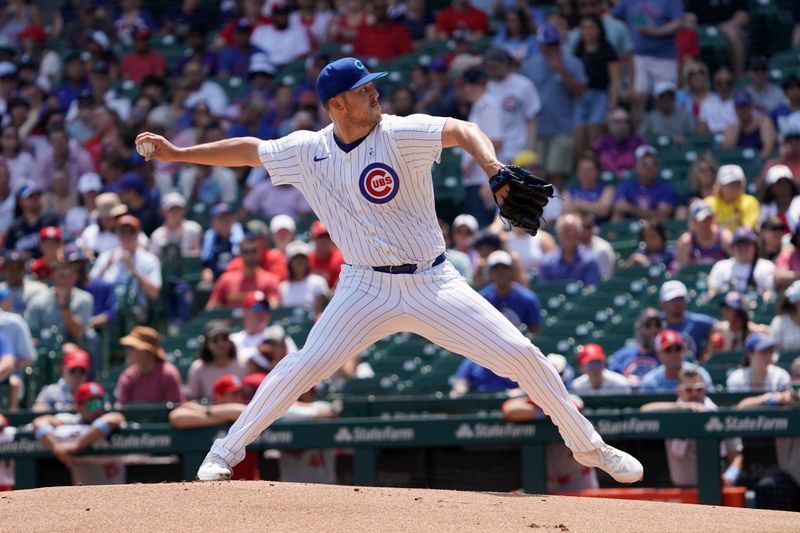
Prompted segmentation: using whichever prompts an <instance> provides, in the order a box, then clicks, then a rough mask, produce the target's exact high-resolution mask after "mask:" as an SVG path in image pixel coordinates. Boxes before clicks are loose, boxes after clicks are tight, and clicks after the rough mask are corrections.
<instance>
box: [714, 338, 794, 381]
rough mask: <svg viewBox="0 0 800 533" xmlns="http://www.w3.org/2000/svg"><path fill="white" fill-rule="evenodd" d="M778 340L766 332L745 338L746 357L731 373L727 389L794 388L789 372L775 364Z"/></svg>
mask: <svg viewBox="0 0 800 533" xmlns="http://www.w3.org/2000/svg"><path fill="white" fill-rule="evenodd" d="M776 347H777V343H776V342H775V340H774V339H773V338H772V337H771V336H769V335H767V334H766V333H751V334H750V335H748V336H747V338H746V339H745V341H744V352H745V359H744V361H743V363H742V364H743V366H742V368H737V369H736V370H734V371H733V372H732V373H731V375H729V376H728V379H727V381H726V382H725V386H726V388H727V390H728V392H764V391H783V390H786V389H789V388H791V386H792V378H791V376H790V375H789V373H788V372H787V371H786V370H784V369H782V368H781V367H779V366H777V365H775V362H777V360H778V354H777V352H776V351H775V348H776Z"/></svg>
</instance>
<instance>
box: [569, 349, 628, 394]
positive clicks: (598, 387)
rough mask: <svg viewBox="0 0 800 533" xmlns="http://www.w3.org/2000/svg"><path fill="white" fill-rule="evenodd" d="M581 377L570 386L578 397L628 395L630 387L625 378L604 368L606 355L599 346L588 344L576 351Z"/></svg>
mask: <svg viewBox="0 0 800 533" xmlns="http://www.w3.org/2000/svg"><path fill="white" fill-rule="evenodd" d="M578 365H579V366H580V371H581V374H583V375H581V376H579V377H577V378H575V380H573V382H572V383H571V384H570V388H571V389H572V392H574V393H575V394H577V395H579V396H593V395H600V394H628V393H629V392H631V386H630V384H629V383H628V380H627V378H625V376H623V375H622V374H617V373H616V372H612V371H611V370H609V369H607V368H606V353H605V351H603V347H602V346H600V345H599V344H594V343H589V344H585V345H583V346H581V348H580V350H578Z"/></svg>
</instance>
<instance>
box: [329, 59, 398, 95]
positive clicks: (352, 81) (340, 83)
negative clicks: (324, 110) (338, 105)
mask: <svg viewBox="0 0 800 533" xmlns="http://www.w3.org/2000/svg"><path fill="white" fill-rule="evenodd" d="M387 74H389V73H388V72H370V71H369V70H367V67H365V66H364V63H362V62H361V61H360V60H358V59H356V58H354V57H343V58H342V59H337V60H336V61H334V62H333V63H328V64H327V65H326V66H325V68H323V69H322V72H320V73H319V76H318V77H317V96H318V97H319V101H320V102H321V103H323V104H324V103H325V102H327V101H328V100H330V99H331V98H333V97H334V96H336V95H337V94H341V93H343V92H345V91H350V90H352V89H355V88H356V87H361V86H362V85H364V84H366V83H369V82H371V81H373V80H377V79H378V78H382V77H384V76H386V75H387Z"/></svg>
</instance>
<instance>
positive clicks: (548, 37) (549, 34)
mask: <svg viewBox="0 0 800 533" xmlns="http://www.w3.org/2000/svg"><path fill="white" fill-rule="evenodd" d="M536 40H537V41H539V42H540V43H542V44H559V43H560V42H561V32H560V31H558V28H557V27H555V26H553V25H552V24H542V27H541V28H539V31H538V32H537V34H536Z"/></svg>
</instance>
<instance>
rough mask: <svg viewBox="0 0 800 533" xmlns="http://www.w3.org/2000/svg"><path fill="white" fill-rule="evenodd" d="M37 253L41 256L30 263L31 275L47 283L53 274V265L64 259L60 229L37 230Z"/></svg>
mask: <svg viewBox="0 0 800 533" xmlns="http://www.w3.org/2000/svg"><path fill="white" fill-rule="evenodd" d="M39 251H40V252H41V253H42V256H41V257H40V258H39V259H36V260H35V261H33V263H31V267H30V270H31V274H32V275H33V277H34V278H36V279H38V280H39V281H49V280H50V276H51V275H52V274H53V264H54V263H55V262H56V261H58V260H59V259H63V258H64V241H63V240H62V239H61V229H60V228H58V227H56V226H47V227H46V228H42V229H40V230H39Z"/></svg>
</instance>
